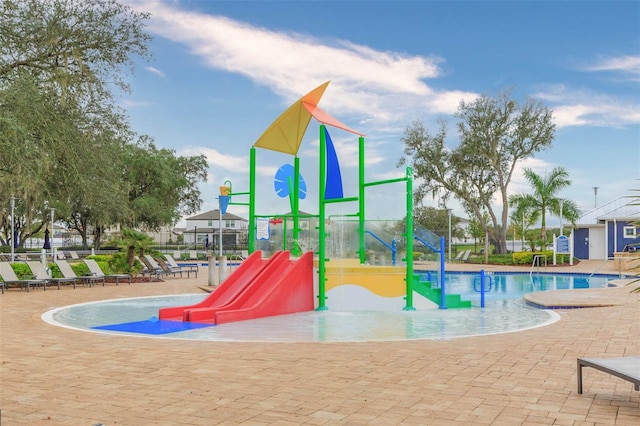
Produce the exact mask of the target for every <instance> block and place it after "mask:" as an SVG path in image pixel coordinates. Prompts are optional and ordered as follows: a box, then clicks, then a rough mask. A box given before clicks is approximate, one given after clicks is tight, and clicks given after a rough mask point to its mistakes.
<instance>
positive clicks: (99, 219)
mask: <svg viewBox="0 0 640 426" xmlns="http://www.w3.org/2000/svg"><path fill="white" fill-rule="evenodd" d="M148 18H149V15H148V14H146V13H139V12H137V11H136V10H135V9H134V8H132V7H130V6H128V5H125V4H122V3H121V2H119V1H117V0H92V1H69V0H24V1H3V2H0V153H1V155H2V161H0V179H1V180H2V183H3V184H2V185H1V186H0V245H6V243H7V239H8V235H9V234H10V226H9V220H8V218H9V214H10V213H9V212H10V208H9V199H10V198H11V197H16V198H17V204H16V211H15V213H16V215H15V218H16V225H15V228H16V229H17V230H18V233H19V240H20V242H21V243H22V242H24V241H25V240H26V239H27V238H29V237H31V236H33V235H35V234H38V233H40V232H42V230H43V228H44V226H45V225H46V224H48V222H49V217H50V215H49V213H50V209H49V208H54V209H55V218H54V220H55V221H64V222H65V223H66V225H67V227H68V228H70V229H74V230H77V231H78V232H79V233H80V235H81V237H82V242H83V243H82V248H84V249H86V248H87V247H88V244H87V241H88V233H89V232H90V230H93V231H94V235H93V237H94V238H93V240H94V246H95V247H96V248H100V242H101V235H102V232H103V230H104V229H105V228H107V227H109V226H113V225H118V224H121V225H132V224H133V223H135V224H136V226H140V225H146V226H147V227H149V228H151V229H155V228H157V227H159V226H162V225H172V224H173V223H175V221H176V218H178V217H180V216H182V215H184V214H191V213H193V212H195V211H197V209H199V207H200V204H201V194H200V191H199V189H198V183H199V182H200V181H203V180H205V179H206V170H207V164H206V160H205V159H204V157H203V156H194V157H179V156H176V155H175V152H174V151H172V150H166V149H156V148H155V146H154V145H153V142H152V140H151V139H150V138H149V137H144V136H143V137H140V138H139V142H138V143H134V141H135V140H136V139H137V138H138V137H137V135H135V134H134V132H132V131H131V129H130V126H129V123H128V120H127V118H126V116H125V115H124V114H123V111H122V110H121V108H120V107H119V106H118V105H117V102H116V100H115V96H114V94H115V93H116V92H115V91H116V90H118V89H121V90H124V91H128V89H129V88H128V84H127V75H128V74H129V73H130V72H132V71H133V68H134V67H133V64H134V60H135V59H136V58H143V59H146V58H148V51H147V45H148V43H149V41H150V39H151V37H150V35H149V34H148V33H147V32H146V31H145V25H146V21H147V20H148ZM96 156H99V159H100V161H96ZM45 202H48V203H49V204H48V205H46V204H45Z"/></svg>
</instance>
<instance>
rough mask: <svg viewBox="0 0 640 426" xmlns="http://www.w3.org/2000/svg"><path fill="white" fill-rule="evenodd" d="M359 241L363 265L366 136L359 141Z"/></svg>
mask: <svg viewBox="0 0 640 426" xmlns="http://www.w3.org/2000/svg"><path fill="white" fill-rule="evenodd" d="M358 183H359V185H358V222H359V223H358V232H359V235H358V240H359V246H360V247H359V249H358V253H359V255H360V264H361V265H363V264H364V263H365V262H366V260H367V259H366V253H365V243H364V237H365V229H364V219H365V211H364V186H365V182H364V136H360V138H359V139H358Z"/></svg>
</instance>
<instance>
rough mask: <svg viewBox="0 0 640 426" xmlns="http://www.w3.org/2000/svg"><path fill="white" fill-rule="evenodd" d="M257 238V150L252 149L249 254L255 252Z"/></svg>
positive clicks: (250, 154) (250, 163) (250, 152)
mask: <svg viewBox="0 0 640 426" xmlns="http://www.w3.org/2000/svg"><path fill="white" fill-rule="evenodd" d="M255 238H256V148H255V147H253V146H252V147H251V151H249V237H248V238H247V240H248V246H247V249H248V252H249V254H251V253H253V252H254V250H255Z"/></svg>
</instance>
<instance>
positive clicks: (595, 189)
mask: <svg viewBox="0 0 640 426" xmlns="http://www.w3.org/2000/svg"><path fill="white" fill-rule="evenodd" d="M598 188H600V187H599V186H594V187H593V208H594V209H595V208H596V207H598Z"/></svg>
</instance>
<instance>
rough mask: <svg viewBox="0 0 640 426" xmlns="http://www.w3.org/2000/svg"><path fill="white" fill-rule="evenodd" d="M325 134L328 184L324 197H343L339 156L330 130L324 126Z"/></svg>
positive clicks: (328, 198) (326, 198) (327, 198)
mask: <svg viewBox="0 0 640 426" xmlns="http://www.w3.org/2000/svg"><path fill="white" fill-rule="evenodd" d="M324 134H325V136H326V141H327V186H326V189H325V191H324V199H325V200H331V199H334V198H342V197H343V196H344V195H343V191H342V174H341V173H340V164H339V163H338V156H337V155H336V150H335V148H334V147H333V141H332V140H331V136H329V131H328V130H327V128H326V127H325V128H324Z"/></svg>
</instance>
